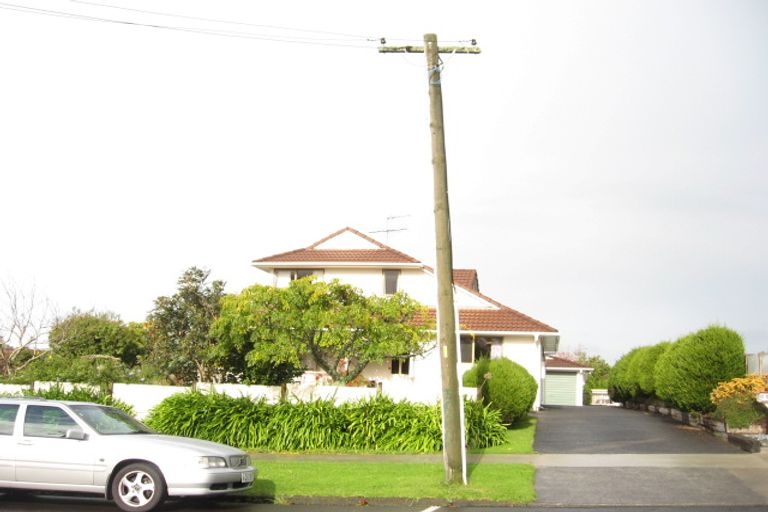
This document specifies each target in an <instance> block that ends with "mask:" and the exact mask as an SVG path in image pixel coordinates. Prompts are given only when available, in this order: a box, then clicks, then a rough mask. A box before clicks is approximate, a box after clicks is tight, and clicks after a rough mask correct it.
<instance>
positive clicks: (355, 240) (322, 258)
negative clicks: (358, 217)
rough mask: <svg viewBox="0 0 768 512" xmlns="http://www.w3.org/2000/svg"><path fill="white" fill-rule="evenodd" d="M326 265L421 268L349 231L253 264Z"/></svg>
mask: <svg viewBox="0 0 768 512" xmlns="http://www.w3.org/2000/svg"><path fill="white" fill-rule="evenodd" d="M302 263H303V264H311V263H326V264H329V265H340V264H360V263H386V264H394V263H400V264H404V265H409V266H413V265H419V266H420V265H421V262H420V261H419V260H417V259H416V258H413V257H411V256H408V255H407V254H405V253H402V252H400V251H397V250H395V249H393V248H391V247H389V246H387V245H384V244H382V243H381V242H378V241H376V240H374V239H373V238H371V237H369V236H366V235H364V234H363V233H361V232H359V231H357V230H356V229H352V228H349V227H347V228H344V229H341V230H339V231H337V232H335V233H333V234H331V235H329V236H327V237H325V238H322V239H320V240H318V241H317V242H315V243H313V244H312V245H310V246H308V247H305V248H303V249H296V250H294V251H288V252H284V253H280V254H274V255H272V256H267V257H266V258H260V259H257V260H253V264H254V266H256V267H259V268H270V267H277V266H285V264H302Z"/></svg>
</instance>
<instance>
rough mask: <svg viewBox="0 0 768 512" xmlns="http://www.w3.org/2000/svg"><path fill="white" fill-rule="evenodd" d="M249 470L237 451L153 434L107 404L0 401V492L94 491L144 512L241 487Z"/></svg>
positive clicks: (252, 475) (247, 482)
mask: <svg viewBox="0 0 768 512" xmlns="http://www.w3.org/2000/svg"><path fill="white" fill-rule="evenodd" d="M256 473H257V472H256V470H255V469H254V468H253V467H252V466H251V459H250V457H249V456H248V455H247V454H246V453H245V452H243V451H241V450H238V449H236V448H232V447H230V446H227V445H223V444H219V443H212V442H209V441H202V440H199V439H190V438H187V437H176V436H166V435H160V434H157V433H155V432H153V431H152V430H150V429H149V428H148V427H146V426H145V425H143V424H141V423H140V422H138V421H137V420H135V419H134V418H132V417H131V416H129V415H127V414H126V413H125V412H123V411H121V410H119V409H115V408H113V407H106V406H103V405H98V404H93V403H86V402H66V401H57V400H44V399H40V398H18V399H17V398H0V489H27V490H40V491H54V492H55V491H61V492H78V493H92V494H99V495H102V496H105V497H106V498H107V499H112V500H114V502H115V503H116V504H117V506H118V507H120V508H121V509H123V510H127V511H131V512H146V511H149V510H152V509H154V508H155V507H157V506H158V505H160V504H161V503H162V502H163V501H164V500H165V498H166V497H168V496H203V495H205V496H208V495H214V494H223V493H229V492H233V491H241V490H244V489H247V488H248V487H251V486H252V485H253V481H254V478H255V477H256Z"/></svg>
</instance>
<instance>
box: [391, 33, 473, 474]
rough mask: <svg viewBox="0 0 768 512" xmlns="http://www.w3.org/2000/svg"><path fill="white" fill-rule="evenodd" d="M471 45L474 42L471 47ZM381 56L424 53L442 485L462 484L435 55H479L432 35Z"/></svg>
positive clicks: (444, 171) (460, 419)
mask: <svg viewBox="0 0 768 512" xmlns="http://www.w3.org/2000/svg"><path fill="white" fill-rule="evenodd" d="M473 42H474V41H473ZM379 51H380V52H382V53H425V54H426V56H427V77H428V80H429V107H430V108H429V115H430V123H429V127H430V131H431V132H432V169H433V174H434V194H435V242H436V247H435V249H436V254H437V336H438V346H439V349H440V370H441V372H440V373H441V377H442V386H443V400H442V411H443V462H444V465H445V481H446V483H449V484H466V483H467V477H466V467H467V453H466V448H465V446H464V425H463V420H464V414H463V412H464V411H463V406H464V404H463V402H462V398H461V395H460V393H459V377H458V369H457V365H458V357H457V356H458V351H459V339H458V331H457V329H456V317H457V314H456V307H455V304H454V298H453V245H452V242H451V216H450V209H449V206H448V166H447V163H446V162H447V161H446V156H445V130H444V124H443V92H442V86H441V83H440V71H441V62H440V55H439V54H440V53H480V49H479V48H477V47H476V46H472V47H448V48H440V47H439V46H438V44H437V36H436V35H435V34H425V35H424V47H414V46H401V47H382V48H379Z"/></svg>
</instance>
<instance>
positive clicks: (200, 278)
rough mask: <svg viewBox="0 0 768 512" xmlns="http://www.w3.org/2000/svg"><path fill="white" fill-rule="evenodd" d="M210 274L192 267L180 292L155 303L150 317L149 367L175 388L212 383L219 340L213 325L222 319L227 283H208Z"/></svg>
mask: <svg viewBox="0 0 768 512" xmlns="http://www.w3.org/2000/svg"><path fill="white" fill-rule="evenodd" d="M209 275H210V271H208V270H202V269H200V268H197V267H191V268H189V269H188V270H186V271H185V272H184V273H183V274H182V275H181V277H180V278H179V279H178V291H177V292H176V293H175V294H173V295H171V296H170V297H166V296H162V297H158V298H157V299H155V306H154V308H153V309H152V311H151V312H150V314H149V316H148V317H147V324H146V327H147V335H148V338H149V350H150V353H149V357H148V363H149V365H151V366H153V367H154V368H156V369H157V370H158V371H160V372H161V373H163V375H164V376H165V377H166V379H167V380H168V381H169V382H171V383H174V384H191V383H193V382H195V381H196V380H198V379H199V380H203V381H208V380H213V379H214V378H215V377H216V375H217V370H216V367H215V365H214V364H213V361H212V351H213V347H214V346H215V344H216V339H215V338H214V337H213V336H211V334H210V330H211V325H212V324H213V322H214V321H215V320H216V318H217V317H218V315H219V310H220V308H221V305H220V300H221V298H222V296H223V295H224V282H223V281H212V282H208V277H209Z"/></svg>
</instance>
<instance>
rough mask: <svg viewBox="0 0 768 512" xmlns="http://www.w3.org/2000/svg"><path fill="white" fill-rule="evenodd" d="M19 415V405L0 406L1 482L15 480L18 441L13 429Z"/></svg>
mask: <svg viewBox="0 0 768 512" xmlns="http://www.w3.org/2000/svg"><path fill="white" fill-rule="evenodd" d="M18 413H19V404H0V482H12V481H13V480H14V470H13V467H14V453H15V452H16V448H15V445H16V440H15V439H14V437H13V429H14V425H15V424H16V416H17V415H18ZM0 487H2V485H1V484H0Z"/></svg>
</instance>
